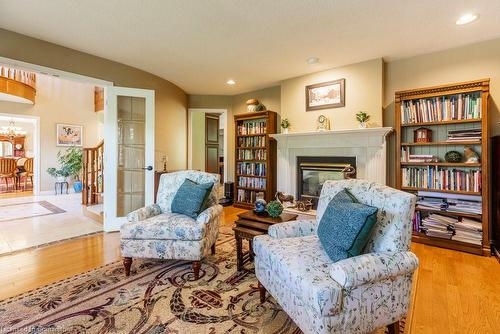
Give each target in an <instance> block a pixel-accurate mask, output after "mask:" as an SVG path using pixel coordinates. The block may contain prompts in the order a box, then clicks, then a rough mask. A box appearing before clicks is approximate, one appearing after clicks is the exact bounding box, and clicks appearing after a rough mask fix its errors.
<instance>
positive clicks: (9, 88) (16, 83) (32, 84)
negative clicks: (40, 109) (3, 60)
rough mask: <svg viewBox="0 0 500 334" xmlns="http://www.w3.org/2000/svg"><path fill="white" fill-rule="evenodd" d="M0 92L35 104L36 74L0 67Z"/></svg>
mask: <svg viewBox="0 0 500 334" xmlns="http://www.w3.org/2000/svg"><path fill="white" fill-rule="evenodd" d="M0 92H1V93H5V94H9V95H14V96H18V97H21V98H23V99H26V100H29V101H31V102H33V103H35V95H36V74H35V73H31V72H26V71H23V70H18V69H15V68H9V67H5V66H0Z"/></svg>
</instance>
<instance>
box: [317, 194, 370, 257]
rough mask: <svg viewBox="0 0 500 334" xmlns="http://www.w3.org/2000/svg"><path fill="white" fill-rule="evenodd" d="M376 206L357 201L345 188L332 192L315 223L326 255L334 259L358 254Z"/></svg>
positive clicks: (361, 248)
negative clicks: (317, 224) (334, 193)
mask: <svg viewBox="0 0 500 334" xmlns="http://www.w3.org/2000/svg"><path fill="white" fill-rule="evenodd" d="M377 211H378V209H377V208H375V207H373V206H369V205H365V204H362V203H359V202H358V200H357V199H356V197H354V195H353V194H351V193H350V192H349V191H348V190H347V189H344V190H342V191H340V192H339V193H338V194H337V195H335V196H334V197H333V198H332V200H331V201H330V203H328V206H327V207H326V210H325V213H324V214H323V217H321V221H320V222H319V226H318V237H319V240H320V242H321V245H322V246H323V249H324V250H325V252H326V253H327V254H328V256H329V257H330V259H331V260H332V261H334V262H337V261H339V260H342V259H346V258H348V257H353V256H357V255H360V254H362V251H363V248H364V247H365V245H366V243H367V242H368V238H369V237H370V233H371V230H372V228H373V226H374V225H375V223H376V222H377Z"/></svg>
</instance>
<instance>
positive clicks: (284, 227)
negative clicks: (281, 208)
mask: <svg viewBox="0 0 500 334" xmlns="http://www.w3.org/2000/svg"><path fill="white" fill-rule="evenodd" d="M317 228H318V226H317V223H316V221H315V220H296V221H290V222H286V223H280V224H275V225H271V226H269V230H268V231H267V234H269V236H271V237H273V238H276V239H283V238H294V237H305V236H308V235H312V234H314V233H316V229H317Z"/></svg>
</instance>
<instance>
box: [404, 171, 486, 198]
mask: <svg viewBox="0 0 500 334" xmlns="http://www.w3.org/2000/svg"><path fill="white" fill-rule="evenodd" d="M401 178H402V186H403V187H411V188H427V189H435V190H449V191H467V192H480V191H481V171H480V170H475V169H463V170H462V169H448V168H440V167H438V166H435V167H432V166H428V167H407V168H402V169H401Z"/></svg>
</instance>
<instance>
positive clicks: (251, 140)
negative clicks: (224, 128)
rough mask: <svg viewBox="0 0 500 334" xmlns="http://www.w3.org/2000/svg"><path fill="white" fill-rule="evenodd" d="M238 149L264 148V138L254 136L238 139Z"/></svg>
mask: <svg viewBox="0 0 500 334" xmlns="http://www.w3.org/2000/svg"><path fill="white" fill-rule="evenodd" d="M238 146H239V147H265V146H266V137H264V136H258V137H257V136H256V137H240V138H238Z"/></svg>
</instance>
